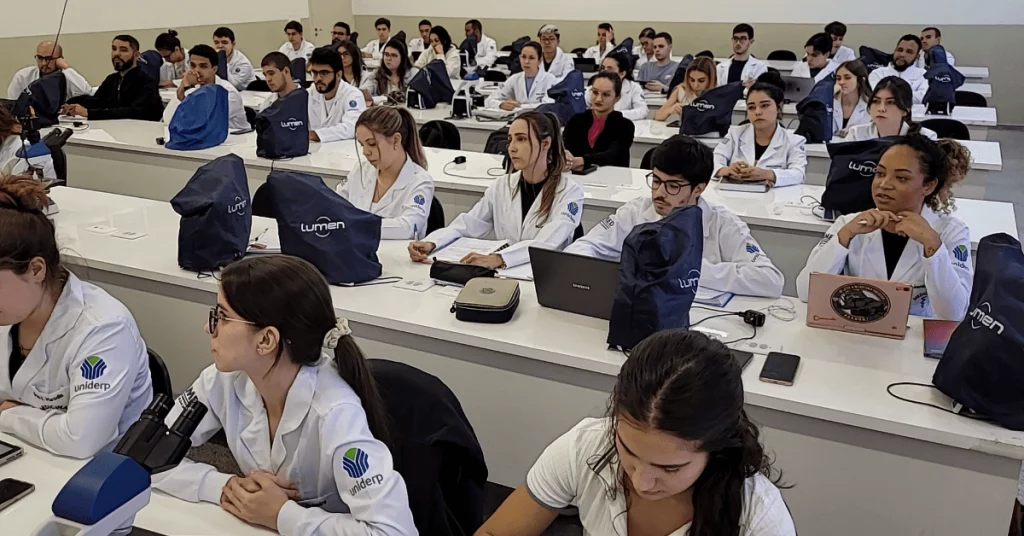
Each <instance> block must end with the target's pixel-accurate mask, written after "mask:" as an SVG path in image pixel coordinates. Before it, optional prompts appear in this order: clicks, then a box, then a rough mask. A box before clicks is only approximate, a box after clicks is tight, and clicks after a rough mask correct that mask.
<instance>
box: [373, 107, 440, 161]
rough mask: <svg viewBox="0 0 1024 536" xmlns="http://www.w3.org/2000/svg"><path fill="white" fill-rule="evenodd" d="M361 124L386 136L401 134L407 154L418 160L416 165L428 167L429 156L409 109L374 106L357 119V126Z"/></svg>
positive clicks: (403, 147)
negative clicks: (425, 153) (426, 153)
mask: <svg viewBox="0 0 1024 536" xmlns="http://www.w3.org/2000/svg"><path fill="white" fill-rule="evenodd" d="M360 125H362V126H364V127H366V128H368V129H370V130H371V131H372V132H373V133H375V134H380V135H381V136H385V137H391V136H394V135H395V134H401V135H402V149H404V150H405V154H406V155H408V156H409V158H410V159H411V160H412V161H413V162H416V165H418V166H420V167H421V168H423V169H427V157H426V156H425V155H424V154H423V145H422V144H421V143H420V133H419V130H417V129H416V120H415V119H413V117H412V114H411V113H409V110H407V109H405V108H399V107H397V106H374V107H372V108H370V109H369V110H366V111H365V112H363V114H362V115H360V116H359V119H358V120H356V128H359V126H360Z"/></svg>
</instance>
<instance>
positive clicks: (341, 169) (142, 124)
mask: <svg viewBox="0 0 1024 536" xmlns="http://www.w3.org/2000/svg"><path fill="white" fill-rule="evenodd" d="M484 124H488V125H495V123H484ZM661 124H662V125H663V124H664V123H661ZM162 131H163V127H162V125H161V124H160V123H153V122H147V121H129V120H120V121H94V122H93V123H91V128H90V129H89V130H87V131H84V132H76V133H75V135H74V136H72V137H71V138H70V140H69V143H71V144H73V145H82V146H93V147H102V148H112V149H124V150H128V151H132V152H140V153H145V154H151V155H158V156H164V157H166V156H169V155H172V154H173V155H175V156H179V155H180V157H181V158H190V159H196V160H200V161H204V162H207V161H210V160H213V159H215V158H218V157H221V156H224V155H227V154H236V155H238V156H240V157H241V158H242V159H243V160H244V161H245V164H246V166H247V167H251V168H258V169H265V170H267V171H268V172H269V170H270V167H271V164H273V165H274V167H275V168H276V169H283V170H290V171H301V172H305V173H313V174H318V175H331V176H347V175H348V173H349V172H350V170H352V169H353V167H355V166H356V165H357V160H356V156H357V152H356V151H357V149H356V145H355V142H353V141H343V142H334V143H325V144H321V143H311V144H310V154H308V155H306V156H303V157H299V158H293V159H291V160H287V161H282V162H272V161H270V160H266V159H262V158H258V157H257V156H256V142H255V134H254V133H249V134H245V135H243V136H229V137H228V143H230V145H220V146H218V147H213V148H210V149H204V150H201V151H171V150H170V149H167V148H166V147H163V146H160V145H157V143H156V137H157V136H160V135H162ZM640 135H641V132H640V131H638V132H637V137H638V138H639V137H640ZM666 137H668V136H667V135H664V136H663V137H662V139H663V138H666ZM707 143H709V145H712V144H717V143H718V140H714V139H709V140H707ZM969 143H970V144H971V145H970V147H971V150H972V151H974V150H975V145H977V146H979V147H982V148H986V149H992V148H994V150H996V151H997V152H998V149H999V145H998V144H997V143H993V142H969ZM425 152H426V155H427V163H428V168H429V171H430V174H431V176H432V177H433V178H434V181H435V184H436V186H437V187H438V188H442V189H448V190H454V191H461V192H467V193H468V192H472V193H475V194H481V193H483V191H484V190H485V189H486V188H487V186H488V185H490V183H491V181H492V180H494V177H495V176H499V175H500V170H501V157H500V156H498V155H490V154H484V153H474V152H470V151H453V150H447V149H433V148H427V149H426V150H425ZM808 154H809V155H812V156H814V155H815V154H817V155H818V156H820V157H826V158H827V156H828V153H827V152H825V148H824V146H823V145H810V146H808ZM982 154H983V153H981V152H979V153H977V154H976V155H975V158H980V157H981V155H982ZM459 155H461V156H465V157H466V158H467V167H466V170H464V171H459V170H456V169H454V167H453V166H446V164H448V163H449V162H451V161H452V160H453V159H454V158H455V156H459ZM446 170H447V171H446ZM646 173H647V172H646V171H644V170H639V169H629V168H614V167H607V168H601V169H599V170H598V171H597V172H594V173H592V174H590V175H585V176H581V177H576V180H577V182H579V183H580V184H581V185H582V186H584V190H585V193H586V196H587V197H586V199H587V201H586V202H587V204H592V205H594V206H601V207H605V208H609V209H616V208H618V207H619V206H621V205H622V204H624V203H626V202H628V201H630V200H632V199H634V198H636V197H638V196H642V195H647V190H646V188H647V186H646V179H645V178H644V177H645V176H646ZM968 180H969V179H968ZM712 190H713V189H712ZM822 191H824V188H823V187H820V186H812V185H801V186H794V187H786V188H778V189H775V190H773V191H771V192H769V193H768V194H761V195H758V194H747V193H742V192H729V193H728V195H726V196H725V198H726V199H729V200H745V201H736V203H737V204H736V205H735V206H734V205H733V204H732V202H723V203H722V204H724V205H726V206H728V207H729V208H730V209H731V210H733V211H734V212H736V213H737V214H739V215H740V216H741V217H743V218H744V219H745V220H746V221H747V223H750V224H760V225H767V226H771V227H780V226H781V227H785V228H792V229H800V230H808V231H815V232H819V231H820V232H824V231H825V230H826V229H827V228H828V224H827V223H826V222H823V221H821V220H819V219H818V218H816V217H814V216H811V215H809V214H808V215H806V217H803V216H801V217H799V218H796V219H792V218H791V216H795V215H796V214H799V213H800V212H801V211H803V212H806V210H805V209H800V208H791V207H786V208H785V209H784V210H783V215H782V216H776V215H774V214H772V213H771V212H772V211H771V208H772V206H773V205H774V204H777V203H782V204H787V203H799V202H800V198H801V197H802V196H803V195H811V196H813V197H815V198H816V199H819V200H820V199H821V192H822ZM710 195H711V192H709V196H710ZM776 197H778V198H779V200H776ZM709 199H711V198H710V197H709ZM755 206H760V207H761V208H760V209H759V210H757V209H755V208H753V207H755ZM957 207H958V210H959V211H961V212H958V217H960V218H961V219H963V220H964V221H965V222H966V223H967V224H968V226H970V227H971V228H972V233H971V235H972V239H973V240H974V242H975V244H976V243H977V240H978V239H979V238H981V237H982V236H985V235H987V234H991V233H994V232H1006V233H1008V234H1011V235H1013V236H1017V228H1016V220H1015V218H1014V212H1013V205H1012V204H1010V203H1003V202H998V201H983V200H968V199H962V200H958V201H957ZM971 207H978V210H977V211H976V212H972V211H971ZM790 212H792V213H794V214H790V215H789V216H787V215H788V214H789V213H790ZM762 216H763V218H764V219H757V218H761V217H762ZM748 218H752V219H749V220H748Z"/></svg>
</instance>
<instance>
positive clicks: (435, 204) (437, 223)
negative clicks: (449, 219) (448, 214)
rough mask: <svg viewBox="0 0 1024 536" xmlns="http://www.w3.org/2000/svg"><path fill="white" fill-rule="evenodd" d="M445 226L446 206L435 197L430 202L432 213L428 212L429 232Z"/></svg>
mask: <svg viewBox="0 0 1024 536" xmlns="http://www.w3.org/2000/svg"><path fill="white" fill-rule="evenodd" d="M443 228H444V207H443V206H441V202H440V201H438V200H437V198H436V197H435V198H434V199H433V200H432V201H431V202H430V213H429V214H427V234H430V233H432V232H434V231H436V230H438V229H443Z"/></svg>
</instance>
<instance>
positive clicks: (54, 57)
mask: <svg viewBox="0 0 1024 536" xmlns="http://www.w3.org/2000/svg"><path fill="white" fill-rule="evenodd" d="M59 57H60V56H40V55H38V54H36V56H35V58H36V61H54V60H56V59H57V58H59Z"/></svg>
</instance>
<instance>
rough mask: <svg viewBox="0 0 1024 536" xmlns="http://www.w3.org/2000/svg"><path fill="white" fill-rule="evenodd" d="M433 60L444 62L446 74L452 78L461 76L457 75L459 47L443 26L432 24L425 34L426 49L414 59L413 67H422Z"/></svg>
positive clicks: (456, 78)
mask: <svg viewBox="0 0 1024 536" xmlns="http://www.w3.org/2000/svg"><path fill="white" fill-rule="evenodd" d="M434 60H441V61H443V62H444V65H445V68H446V69H447V70H448V76H450V77H451V78H452V79H455V80H458V79H459V78H461V76H460V75H459V73H460V69H459V68H460V67H461V61H460V60H459V49H458V48H457V47H456V46H455V45H454V44H453V43H452V36H451V34H449V33H448V30H446V29H445V28H444V26H434V27H433V28H431V29H430V34H429V35H428V36H427V49H426V50H425V51H423V53H422V54H420V59H418V60H416V63H415V64H414V65H413V67H415V68H417V69H422V68H424V67H426V66H427V65H428V64H429V63H430V62H432V61H434Z"/></svg>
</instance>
